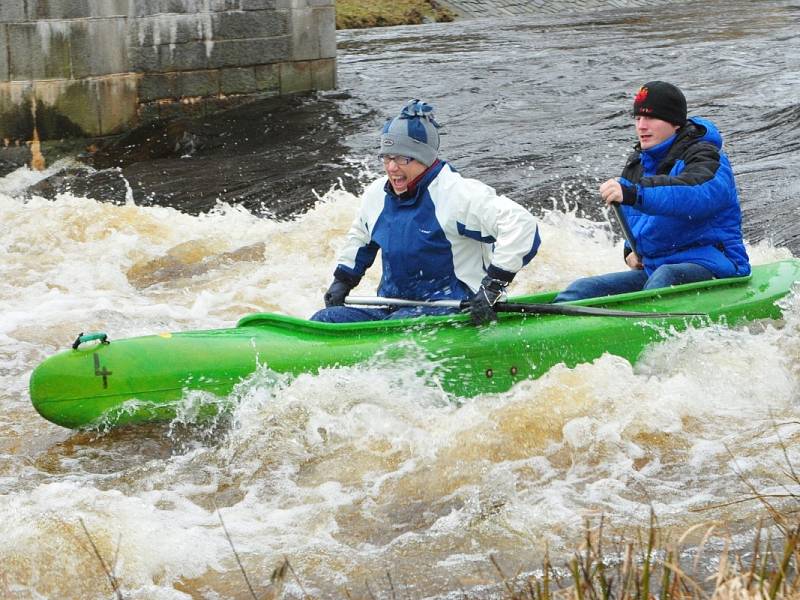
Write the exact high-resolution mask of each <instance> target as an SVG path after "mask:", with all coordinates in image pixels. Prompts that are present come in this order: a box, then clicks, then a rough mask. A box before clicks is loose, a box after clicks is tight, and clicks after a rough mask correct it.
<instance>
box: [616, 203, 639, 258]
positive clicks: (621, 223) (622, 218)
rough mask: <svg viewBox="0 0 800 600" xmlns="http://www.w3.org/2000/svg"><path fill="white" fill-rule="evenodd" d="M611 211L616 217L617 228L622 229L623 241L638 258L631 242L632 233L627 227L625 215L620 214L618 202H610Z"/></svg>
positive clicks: (620, 208)
mask: <svg viewBox="0 0 800 600" xmlns="http://www.w3.org/2000/svg"><path fill="white" fill-rule="evenodd" d="M611 210H613V211H614V214H615V215H616V216H617V221H619V226H620V227H621V228H622V235H623V237H624V238H625V241H626V242H628V246H630V247H631V250H633V252H634V253H635V254H636V256H639V253H638V252H637V251H636V243H635V242H634V241H633V233H632V232H631V228H630V226H629V225H628V219H626V218H625V214H624V213H623V212H622V207H621V206H620V205H619V203H618V202H612V203H611Z"/></svg>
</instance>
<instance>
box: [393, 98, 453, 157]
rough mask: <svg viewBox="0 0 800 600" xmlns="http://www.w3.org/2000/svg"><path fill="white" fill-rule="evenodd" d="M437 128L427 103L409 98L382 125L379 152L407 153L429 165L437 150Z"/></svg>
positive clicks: (401, 154) (405, 154)
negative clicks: (395, 114) (401, 107)
mask: <svg viewBox="0 0 800 600" xmlns="http://www.w3.org/2000/svg"><path fill="white" fill-rule="evenodd" d="M438 128H439V124H438V123H437V122H436V121H435V120H434V118H433V107H432V106H431V105H430V104H425V103H424V102H420V101H419V100H409V102H408V103H407V104H406V105H405V106H404V107H403V110H402V111H400V114H399V115H398V116H396V117H395V118H394V119H391V120H390V121H387V122H386V125H384V126H383V131H382V132H381V150H380V153H379V154H380V156H384V155H386V154H393V155H397V156H407V157H409V158H413V159H414V160H418V161H419V162H421V163H422V164H423V165H425V166H426V167H429V166H431V165H432V164H433V163H434V161H435V160H436V155H437V154H438V152H439V133H438V132H437V131H436V130H437V129H438Z"/></svg>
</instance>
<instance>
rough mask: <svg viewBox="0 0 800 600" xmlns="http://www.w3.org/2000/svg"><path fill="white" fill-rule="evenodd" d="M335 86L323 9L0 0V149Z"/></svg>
mask: <svg viewBox="0 0 800 600" xmlns="http://www.w3.org/2000/svg"><path fill="white" fill-rule="evenodd" d="M335 85H336V29H335V6H334V0H0V138H2V139H4V140H5V142H6V144H9V143H14V142H18V141H30V140H33V139H34V138H37V137H38V138H39V139H42V140H46V139H59V138H64V137H94V136H103V135H110V134H115V133H119V132H121V131H124V130H126V129H129V128H130V127H132V126H134V125H137V124H139V123H141V122H143V121H147V120H150V119H152V118H156V117H165V116H171V115H174V114H179V113H187V112H188V113H191V114H202V113H205V112H208V111H214V110H218V109H220V108H226V107H229V106H233V105H236V104H240V103H242V102H245V101H249V100H252V99H254V98H258V97H263V96H271V95H279V94H288V93H294V92H300V91H307V90H314V89H330V88H333V87H335Z"/></svg>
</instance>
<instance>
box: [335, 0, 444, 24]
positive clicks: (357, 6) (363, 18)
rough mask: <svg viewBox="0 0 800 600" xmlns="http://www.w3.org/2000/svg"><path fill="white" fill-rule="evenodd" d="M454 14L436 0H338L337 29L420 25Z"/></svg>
mask: <svg viewBox="0 0 800 600" xmlns="http://www.w3.org/2000/svg"><path fill="white" fill-rule="evenodd" d="M454 18H455V14H453V12H452V11H450V10H448V9H447V8H445V7H444V6H441V5H439V4H438V3H437V2H436V0H336V29H357V28H362V27H386V26H390V25H418V24H420V23H424V22H426V21H427V22H430V21H435V22H439V21H452V20H453V19H454Z"/></svg>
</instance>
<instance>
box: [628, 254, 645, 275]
mask: <svg viewBox="0 0 800 600" xmlns="http://www.w3.org/2000/svg"><path fill="white" fill-rule="evenodd" d="M625 262H626V263H627V265H628V266H629V267H630V268H631V269H636V270H639V271H641V270H642V269H644V265H643V264H642V259H641V258H639V255H638V254H636V252H629V253H628V255H627V256H626V257H625Z"/></svg>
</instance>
